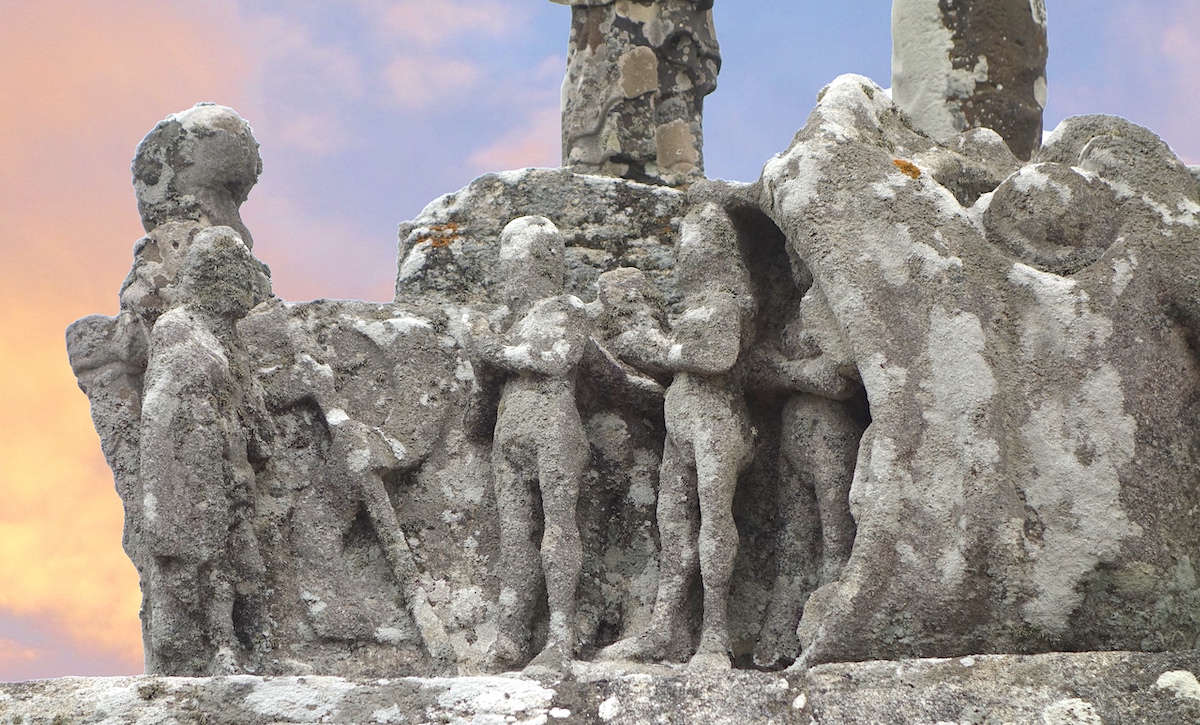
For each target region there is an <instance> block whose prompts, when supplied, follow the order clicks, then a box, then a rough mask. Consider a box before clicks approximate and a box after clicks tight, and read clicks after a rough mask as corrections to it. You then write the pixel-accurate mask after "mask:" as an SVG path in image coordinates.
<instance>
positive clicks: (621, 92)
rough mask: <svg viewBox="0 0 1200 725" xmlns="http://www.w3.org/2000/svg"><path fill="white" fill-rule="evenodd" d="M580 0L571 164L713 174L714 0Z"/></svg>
mask: <svg viewBox="0 0 1200 725" xmlns="http://www.w3.org/2000/svg"><path fill="white" fill-rule="evenodd" d="M551 1H552V2H556V3H559V4H560V5H570V6H571V10H572V16H571V39H570V45H569V48H568V53H567V73H566V78H565V79H564V81H563V90H562V113H563V121H562V126H563V165H564V166H569V167H571V168H573V169H574V170H576V171H578V172H580V173H586V174H601V175H605V176H617V177H622V178H626V179H633V180H635V181H643V182H647V183H652V184H665V185H669V186H681V185H685V184H687V183H690V182H691V181H693V180H695V179H697V178H702V177H703V176H704V154H703V148H704V137H703V131H702V123H701V121H702V116H703V107H704V97H705V96H706V95H708V94H709V93H711V92H712V91H713V90H714V89H715V88H716V86H717V72H718V70H719V69H720V66H721V56H720V50H719V48H718V46H717V39H716V35H715V33H714V31H713V19H712V5H713V0H551Z"/></svg>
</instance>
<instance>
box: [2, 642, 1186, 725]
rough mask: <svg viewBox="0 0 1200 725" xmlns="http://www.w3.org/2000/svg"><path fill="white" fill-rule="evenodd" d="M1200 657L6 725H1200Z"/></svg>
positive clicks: (309, 700) (189, 684) (298, 682)
mask: <svg viewBox="0 0 1200 725" xmlns="http://www.w3.org/2000/svg"><path fill="white" fill-rule="evenodd" d="M1197 672H1200V652H1198V651H1189V652H1169V653H1160V654H1148V653H1128V652H1084V653H1059V654H1047V655H1026V656H1020V655H981V656H975V657H963V658H956V659H925V660H905V661H897V662H862V663H848V664H833V665H821V666H819V667H815V668H813V669H811V670H809V671H808V672H805V673H795V674H786V675H785V674H781V673H760V672H748V671H734V672H727V673H710V674H700V673H692V672H689V671H687V670H686V669H684V668H681V667H666V666H653V667H635V666H628V665H621V666H617V665H603V664H597V663H579V665H578V666H577V668H576V671H575V673H574V676H573V677H572V678H570V679H567V680H564V681H561V682H553V683H550V682H546V683H539V682H536V681H532V680H526V679H521V678H518V677H515V676H503V677H460V678H398V679H391V680H371V681H355V680H348V679H343V678H339V677H320V676H309V677H255V676H249V675H238V676H230V677H213V678H185V677H153V676H140V677H112V678H81V677H68V678H63V679H57V680H40V681H32V682H20V683H4V684H0V723H3V724H4V725H8V724H10V723H12V724H14V725H15V724H17V723H20V724H21V725H35V724H40V723H46V724H53V725H73V724H74V723H99V724H104V725H116V724H118V723H120V724H124V723H148V724H154V723H163V724H164V725H165V724H166V723H241V724H244V725H260V724H261V725H267V724H268V723H271V724H275V723H479V724H481V725H485V724H486V725H491V724H492V723H495V724H501V723H527V724H535V723H536V724H546V723H564V724H566V723H602V724H605V725H607V724H609V723H611V724H613V725H617V724H620V723H648V722H654V723H713V724H719V723H736V724H737V725H750V724H751V723H803V724H804V725H809V723H819V724H821V725H825V724H827V723H828V724H842V723H845V724H857V723H863V724H866V723H928V724H929V725H935V724H937V725H943V724H950V723H954V724H956V725H957V724H959V723H970V724H971V725H976V724H988V725H992V724H996V725H999V724H1001V723H1016V724H1023V723H1037V724H1038V725H1101V724H1104V725H1115V724H1118V723H1143V724H1157V723H1161V724H1163V725H1171V724H1175V723H1196V722H1200V682H1198V681H1197V678H1196V674H1195V673H1197Z"/></svg>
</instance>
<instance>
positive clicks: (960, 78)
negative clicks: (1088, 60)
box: [892, 0, 1047, 159]
mask: <svg viewBox="0 0 1200 725" xmlns="http://www.w3.org/2000/svg"><path fill="white" fill-rule="evenodd" d="M1046 56H1047V43H1046V4H1045V0H894V2H893V3H892V97H893V98H894V99H895V101H896V103H897V104H898V105H899V106H900V107H901V108H902V109H904V111H905V112H907V113H908V114H909V116H911V117H912V119H913V121H914V122H915V123H916V124H917V126H918V127H919V128H920V129H921V130H922V131H924V132H925V133H927V134H929V135H931V136H933V137H935V138H939V139H940V138H947V137H949V136H953V135H955V134H958V133H960V132H962V131H965V130H967V129H969V128H978V127H986V128H991V129H993V130H994V131H996V132H997V133H999V134H1000V136H1001V137H1003V138H1004V140H1005V141H1006V142H1008V146H1009V148H1010V149H1012V152H1013V153H1014V154H1015V155H1016V156H1018V157H1019V158H1021V159H1029V158H1030V157H1031V156H1032V155H1033V152H1034V151H1036V150H1037V149H1038V147H1040V146H1041V140H1042V110H1043V109H1044V108H1045V105H1046Z"/></svg>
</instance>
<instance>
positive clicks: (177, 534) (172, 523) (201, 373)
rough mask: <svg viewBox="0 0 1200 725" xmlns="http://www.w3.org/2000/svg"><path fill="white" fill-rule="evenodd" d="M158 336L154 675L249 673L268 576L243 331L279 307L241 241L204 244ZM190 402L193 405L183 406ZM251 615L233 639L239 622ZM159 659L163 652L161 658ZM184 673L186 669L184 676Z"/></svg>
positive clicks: (147, 521)
mask: <svg viewBox="0 0 1200 725" xmlns="http://www.w3.org/2000/svg"><path fill="white" fill-rule="evenodd" d="M171 288H172V289H171V291H172V293H173V297H174V303H173V305H172V307H171V308H170V309H169V310H168V311H167V312H165V313H164V314H163V315H162V316H161V317H159V319H158V321H157V322H156V323H155V325H154V328H153V331H152V332H151V334H150V345H149V354H148V363H147V366H146V373H145V383H144V395H143V398H142V420H143V425H142V432H141V441H140V444H139V447H140V450H141V464H140V472H141V476H142V484H143V486H142V497H143V509H142V513H143V521H142V525H143V532H142V541H143V544H144V546H145V547H146V553H147V558H146V565H147V567H148V578H149V579H150V581H152V582H153V583H154V586H155V590H156V591H155V594H156V597H155V600H154V602H153V606H152V607H149V608H148V609H147V610H146V612H145V615H146V617H147V624H146V626H147V630H148V632H149V634H150V642H151V643H152V645H153V646H152V647H151V648H150V651H149V653H148V654H149V655H150V656H149V657H148V658H147V659H148V660H150V665H149V666H150V667H154V668H155V669H157V662H158V661H162V662H171V663H173V664H172V669H173V670H174V671H180V670H183V671H187V672H189V673H191V674H195V675H202V674H222V673H228V672H236V671H239V669H240V666H241V663H240V662H239V660H242V659H244V652H245V651H246V650H251V649H253V647H254V645H255V642H256V640H257V639H258V637H259V632H260V631H261V627H262V626H263V625H264V621H263V620H264V619H265V612H264V611H262V601H261V600H262V596H261V591H260V588H261V586H262V581H263V575H264V573H265V570H264V565H263V561H262V558H261V556H260V555H259V551H258V542H257V539H256V536H255V533H254V530H253V527H252V519H253V509H254V472H253V469H252V467H251V464H250V458H251V455H252V453H251V451H250V448H251V447H252V446H253V442H252V441H251V440H249V433H250V431H252V430H253V429H254V428H255V426H254V422H255V421H254V418H255V417H256V408H257V409H261V403H260V402H258V401H254V400H253V399H248V398H251V396H252V390H253V387H252V385H251V381H250V379H249V371H248V370H247V368H246V365H245V353H244V352H243V351H242V350H241V349H240V346H239V345H238V344H237V333H236V330H235V327H234V325H235V322H236V321H237V319H238V318H240V317H243V316H244V315H245V314H246V313H247V312H248V311H249V310H250V309H251V308H252V307H254V306H255V305H257V304H258V303H259V302H261V301H263V300H264V299H266V298H267V296H269V295H270V282H269V279H268V277H267V275H266V272H265V269H264V268H263V266H262V264H261V263H259V262H258V261H257V260H255V259H254V258H253V257H252V256H250V253H249V250H247V249H246V247H245V245H243V244H242V242H241V238H240V237H239V236H238V234H237V232H235V231H234V230H233V229H231V228H229V227H211V228H208V229H205V230H203V231H201V232H199V233H198V234H197V235H196V237H195V239H194V240H193V241H192V244H191V246H190V247H189V248H188V251H187V254H186V255H185V256H184V259H183V262H182V265H181V267H180V269H179V273H178V275H177V276H176V279H175V283H174V284H173V285H172V286H171ZM184 401H187V403H186V404H185V403H184ZM235 607H237V608H239V609H240V610H241V611H242V612H243V613H244V614H249V616H244V617H243V618H242V619H241V622H240V623H241V624H243V625H256V626H251V627H243V628H240V631H239V628H238V627H235V622H234V616H233V611H234V608H235ZM160 648H161V651H160ZM184 663H186V664H184Z"/></svg>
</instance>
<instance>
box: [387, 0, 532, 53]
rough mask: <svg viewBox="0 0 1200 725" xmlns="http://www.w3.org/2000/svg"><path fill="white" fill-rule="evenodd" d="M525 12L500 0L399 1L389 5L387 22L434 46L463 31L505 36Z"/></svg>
mask: <svg viewBox="0 0 1200 725" xmlns="http://www.w3.org/2000/svg"><path fill="white" fill-rule="evenodd" d="M524 12H525V11H522V10H514V9H513V5H512V3H504V2H501V1H500V0H439V1H438V2H429V0H400V1H399V2H394V3H390V4H389V9H388V10H387V11H386V13H385V15H384V22H385V24H386V27H387V28H388V29H389V30H391V31H392V32H394V33H396V34H397V35H399V36H401V37H403V38H404V39H405V40H407V41H409V42H416V43H420V44H422V45H426V46H432V45H439V44H441V43H443V42H445V41H446V40H449V39H450V38H452V37H454V36H456V35H460V34H463V33H477V34H484V35H489V36H503V35H506V34H508V33H509V32H510V31H511V30H512V28H513V27H515V25H516V24H517V23H516V21H517V19H518V18H519V17H520V16H521V15H523V14H524Z"/></svg>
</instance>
